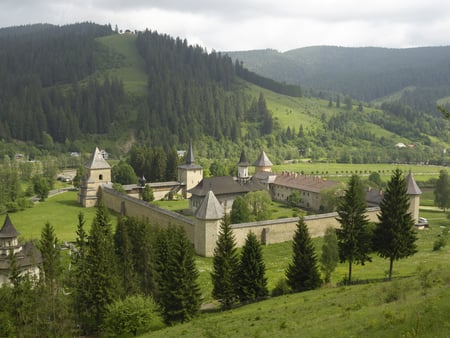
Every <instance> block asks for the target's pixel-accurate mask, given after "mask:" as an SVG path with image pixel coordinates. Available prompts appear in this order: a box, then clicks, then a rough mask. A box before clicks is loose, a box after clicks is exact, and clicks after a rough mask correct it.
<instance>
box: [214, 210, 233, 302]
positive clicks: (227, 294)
mask: <svg viewBox="0 0 450 338" xmlns="http://www.w3.org/2000/svg"><path fill="white" fill-rule="evenodd" d="M238 268H239V258H238V256H237V249H236V240H235V238H234V234H233V231H232V229H231V227H230V216H229V215H225V216H224V217H223V219H222V221H221V223H220V229H219V236H218V238H217V242H216V247H215V248H214V258H213V267H212V272H211V278H212V283H213V291H212V296H213V297H214V298H215V299H217V300H218V301H219V302H220V303H221V304H222V306H223V307H224V308H225V309H229V308H231V306H232V305H233V303H234V302H235V301H236V299H237V296H238V295H237V290H238V285H237V272H238Z"/></svg>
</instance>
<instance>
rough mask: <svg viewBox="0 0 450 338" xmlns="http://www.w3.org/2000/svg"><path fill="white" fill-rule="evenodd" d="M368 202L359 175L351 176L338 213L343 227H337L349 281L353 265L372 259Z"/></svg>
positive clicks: (340, 253) (339, 244)
mask: <svg viewBox="0 0 450 338" xmlns="http://www.w3.org/2000/svg"><path fill="white" fill-rule="evenodd" d="M366 208H367V204H366V202H365V196H364V188H363V186H362V184H361V180H360V179H359V177H358V176H357V175H353V176H352V177H351V178H350V182H349V183H348V187H347V189H346V190H345V195H344V197H343V199H342V200H341V202H340V204H339V206H338V210H337V213H338V215H339V217H337V220H338V221H339V223H341V228H340V229H336V235H337V238H338V246H339V258H340V260H341V262H345V261H347V262H348V277H347V281H348V283H351V281H352V265H353V263H356V264H358V263H360V264H361V265H364V263H365V262H366V261H369V262H370V261H371V259H370V257H369V255H368V254H369V251H370V249H371V235H370V232H369V230H368V228H367V226H368V223H369V221H368V219H367V216H366V215H365V212H366Z"/></svg>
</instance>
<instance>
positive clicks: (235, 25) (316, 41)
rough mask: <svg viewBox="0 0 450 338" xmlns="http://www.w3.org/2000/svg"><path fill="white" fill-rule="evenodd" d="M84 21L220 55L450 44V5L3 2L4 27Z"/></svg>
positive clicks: (434, 0)
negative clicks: (149, 33)
mask: <svg viewBox="0 0 450 338" xmlns="http://www.w3.org/2000/svg"><path fill="white" fill-rule="evenodd" d="M82 21H91V22H95V23H99V24H107V23H110V24H111V25H112V27H113V28H114V26H115V25H116V24H117V25H118V27H119V29H122V30H125V29H131V30H144V29H146V28H148V29H151V30H157V31H158V32H161V33H167V34H169V35H171V36H173V37H178V36H179V37H181V38H186V39H187V40H188V42H189V43H191V44H199V45H201V46H202V47H206V48H208V49H215V50H217V51H234V50H250V49H263V48H272V49H277V50H279V51H286V50H289V49H295V48H298V47H305V46H315V45H337V46H349V47H359V46H381V47H392V48H404V47H416V46H436V45H450V1H446V0H377V1H361V0H340V1H337V0H335V1H332V0H127V1H123V0H0V26H1V27H8V26H17V25H24V24H31V23H44V22H45V23H52V24H58V25H63V24H69V23H75V22H82ZM0 47H1V46H0Z"/></svg>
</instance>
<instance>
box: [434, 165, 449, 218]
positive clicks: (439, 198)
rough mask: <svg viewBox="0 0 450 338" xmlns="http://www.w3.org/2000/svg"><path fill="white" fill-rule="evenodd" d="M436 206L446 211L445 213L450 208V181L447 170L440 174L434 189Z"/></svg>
mask: <svg viewBox="0 0 450 338" xmlns="http://www.w3.org/2000/svg"><path fill="white" fill-rule="evenodd" d="M434 204H435V205H437V206H438V207H439V208H441V209H442V210H444V212H445V210H446V209H448V208H450V180H449V178H448V172H447V171H446V170H441V171H440V172H439V178H438V180H437V181H436V188H435V189H434Z"/></svg>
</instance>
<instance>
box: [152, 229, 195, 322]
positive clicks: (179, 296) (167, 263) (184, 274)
mask: <svg viewBox="0 0 450 338" xmlns="http://www.w3.org/2000/svg"><path fill="white" fill-rule="evenodd" d="M161 239H162V241H161V243H162V245H163V247H162V248H161V251H160V254H161V255H160V256H159V258H161V259H162V261H159V262H158V264H159V269H158V270H159V271H158V272H159V274H158V287H159V296H158V300H159V303H160V304H161V306H162V312H163V317H164V320H165V321H166V323H168V324H172V323H177V322H186V321H189V320H190V319H192V318H193V317H194V316H195V315H196V314H197V313H198V311H199V310H200V301H201V292H200V287H199V285H198V282H197V279H198V276H199V273H198V270H197V268H196V266H195V259H194V249H193V247H192V244H191V243H190V242H189V239H188V238H187V236H186V232H185V231H184V229H183V228H180V227H173V226H169V228H168V229H167V230H165V231H163V233H162V237H161Z"/></svg>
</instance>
